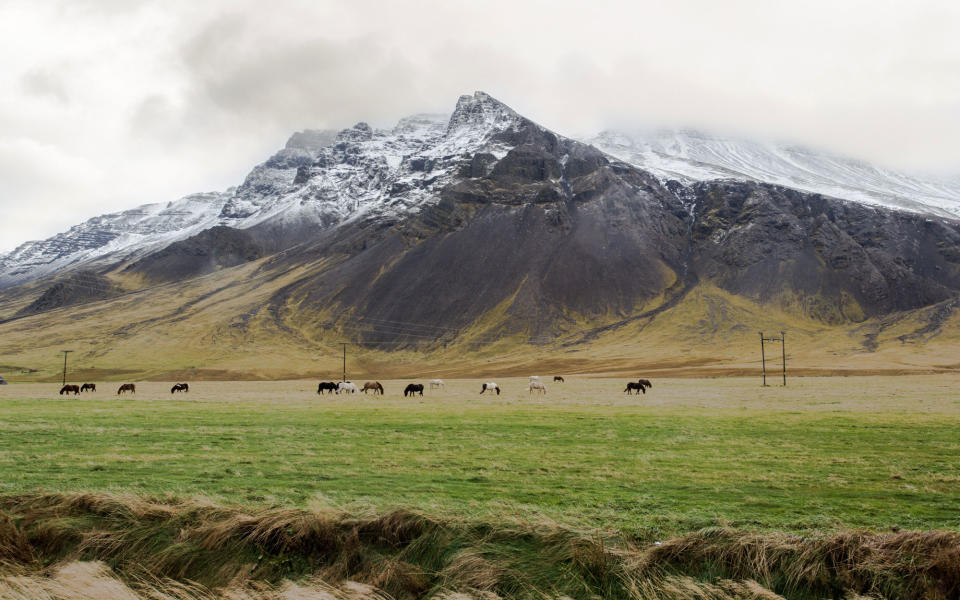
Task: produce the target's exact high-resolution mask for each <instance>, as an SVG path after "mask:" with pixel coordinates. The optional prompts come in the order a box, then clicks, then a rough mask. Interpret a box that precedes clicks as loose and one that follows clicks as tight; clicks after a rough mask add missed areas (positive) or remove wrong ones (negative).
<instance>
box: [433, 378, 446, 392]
mask: <svg viewBox="0 0 960 600" xmlns="http://www.w3.org/2000/svg"><path fill="white" fill-rule="evenodd" d="M436 388H440V389H442V390H445V389H447V386H446V384H444V383H443V380H442V379H431V380H430V389H431V390H432V389H436Z"/></svg>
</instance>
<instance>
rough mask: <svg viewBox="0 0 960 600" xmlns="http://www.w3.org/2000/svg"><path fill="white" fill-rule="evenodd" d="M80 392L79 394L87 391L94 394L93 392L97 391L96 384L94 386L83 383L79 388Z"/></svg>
mask: <svg viewBox="0 0 960 600" xmlns="http://www.w3.org/2000/svg"><path fill="white" fill-rule="evenodd" d="M80 391H81V392H87V391H90V392H95V391H97V384H95V383H85V384H83V385H81V386H80Z"/></svg>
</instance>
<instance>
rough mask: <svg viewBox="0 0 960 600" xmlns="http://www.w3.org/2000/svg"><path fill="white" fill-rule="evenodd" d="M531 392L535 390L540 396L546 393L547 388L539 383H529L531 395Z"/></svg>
mask: <svg viewBox="0 0 960 600" xmlns="http://www.w3.org/2000/svg"><path fill="white" fill-rule="evenodd" d="M533 390H537V391H538V392H539V393H541V394H546V393H547V386H545V385H543V383H542V382H540V381H531V382H530V393H531V394H532V393H533Z"/></svg>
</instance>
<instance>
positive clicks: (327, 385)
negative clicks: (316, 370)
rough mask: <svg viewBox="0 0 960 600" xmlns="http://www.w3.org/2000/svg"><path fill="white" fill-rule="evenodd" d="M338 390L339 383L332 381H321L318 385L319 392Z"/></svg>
mask: <svg viewBox="0 0 960 600" xmlns="http://www.w3.org/2000/svg"><path fill="white" fill-rule="evenodd" d="M336 391H337V384H336V383H334V382H332V381H321V382H320V385H318V386H317V393H318V394H323V393H325V392H330V393H333V392H336Z"/></svg>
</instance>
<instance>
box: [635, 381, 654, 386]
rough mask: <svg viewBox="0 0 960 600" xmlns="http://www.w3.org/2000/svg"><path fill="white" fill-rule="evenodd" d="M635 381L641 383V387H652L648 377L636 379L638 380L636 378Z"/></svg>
mask: <svg viewBox="0 0 960 600" xmlns="http://www.w3.org/2000/svg"><path fill="white" fill-rule="evenodd" d="M637 383H639V384H640V385H642V386H643V387H649V388H652V387H653V384H652V383H650V380H649V379H638V380H637Z"/></svg>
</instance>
